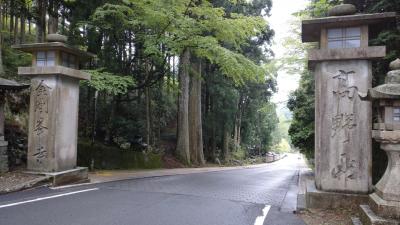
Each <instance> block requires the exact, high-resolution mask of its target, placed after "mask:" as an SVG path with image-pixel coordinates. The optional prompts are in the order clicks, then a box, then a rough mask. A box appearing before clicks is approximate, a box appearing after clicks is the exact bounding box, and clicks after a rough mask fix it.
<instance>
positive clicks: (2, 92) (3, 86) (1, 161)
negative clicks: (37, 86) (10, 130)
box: [0, 78, 29, 173]
mask: <svg viewBox="0 0 400 225" xmlns="http://www.w3.org/2000/svg"><path fill="white" fill-rule="evenodd" d="M26 88H29V85H26V84H20V83H18V82H15V81H13V80H7V79H3V78H0V173H3V172H8V154H7V147H8V142H7V141H6V140H5V138H4V122H5V115H4V102H5V98H6V95H7V94H8V93H10V92H17V91H21V90H23V89H26Z"/></svg>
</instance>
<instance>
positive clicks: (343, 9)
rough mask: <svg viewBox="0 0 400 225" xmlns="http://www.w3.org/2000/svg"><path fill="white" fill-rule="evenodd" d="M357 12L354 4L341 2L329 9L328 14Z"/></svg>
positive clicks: (342, 14) (338, 14) (337, 14)
mask: <svg viewBox="0 0 400 225" xmlns="http://www.w3.org/2000/svg"><path fill="white" fill-rule="evenodd" d="M356 12H357V8H356V7H355V6H354V5H352V4H341V5H337V6H334V7H332V8H331V9H329V10H328V16H346V15H352V14H355V13H356Z"/></svg>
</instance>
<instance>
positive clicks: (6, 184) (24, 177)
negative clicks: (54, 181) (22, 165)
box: [0, 172, 49, 194]
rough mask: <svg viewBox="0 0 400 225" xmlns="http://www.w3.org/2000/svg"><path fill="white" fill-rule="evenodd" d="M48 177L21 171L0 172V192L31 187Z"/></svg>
mask: <svg viewBox="0 0 400 225" xmlns="http://www.w3.org/2000/svg"><path fill="white" fill-rule="evenodd" d="M48 179H49V178H48V177H45V176H40V175H34V174H26V173H22V172H9V173H4V174H0V194H4V193H8V192H14V191H19V190H22V189H26V188H31V187H34V186H37V185H39V184H43V183H44V182H46V181H48Z"/></svg>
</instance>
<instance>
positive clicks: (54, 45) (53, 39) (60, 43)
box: [12, 34, 95, 61]
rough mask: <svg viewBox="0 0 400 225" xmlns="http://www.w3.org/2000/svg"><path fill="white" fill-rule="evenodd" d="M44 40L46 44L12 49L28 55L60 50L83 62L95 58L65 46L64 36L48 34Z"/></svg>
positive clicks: (20, 45) (25, 45) (88, 53)
mask: <svg viewBox="0 0 400 225" xmlns="http://www.w3.org/2000/svg"><path fill="white" fill-rule="evenodd" d="M46 40H47V42H42V43H29V44H19V45H13V46H12V48H14V49H17V50H21V51H24V52H28V53H34V52H38V51H43V50H61V51H63V52H67V53H70V54H72V55H75V56H76V57H78V58H79V59H81V60H83V61H85V60H89V59H90V58H93V57H94V56H95V55H94V54H92V53H90V52H86V51H82V50H80V49H78V48H75V47H72V46H70V45H68V44H66V42H67V40H68V39H67V37H66V36H64V35H60V34H48V35H47V37H46Z"/></svg>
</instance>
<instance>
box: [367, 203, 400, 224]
mask: <svg viewBox="0 0 400 225" xmlns="http://www.w3.org/2000/svg"><path fill="white" fill-rule="evenodd" d="M360 215H361V217H360V219H361V222H362V224H364V225H400V222H399V221H396V220H392V219H385V218H382V217H380V216H378V215H376V214H375V213H374V211H372V210H371V208H370V207H369V206H368V205H360Z"/></svg>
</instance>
